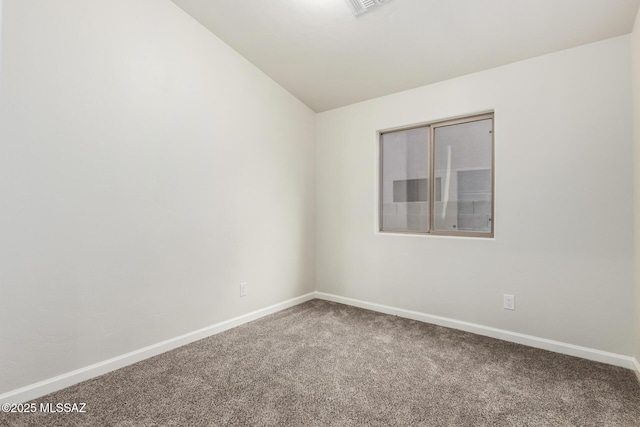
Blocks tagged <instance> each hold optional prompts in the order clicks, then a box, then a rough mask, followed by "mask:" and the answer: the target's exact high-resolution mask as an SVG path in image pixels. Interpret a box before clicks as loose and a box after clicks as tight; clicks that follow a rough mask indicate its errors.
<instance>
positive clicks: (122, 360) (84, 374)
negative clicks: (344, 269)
mask: <svg viewBox="0 0 640 427" xmlns="http://www.w3.org/2000/svg"><path fill="white" fill-rule="evenodd" d="M314 298H315V293H314V292H311V293H308V294H306V295H302V296H299V297H297V298H292V299H290V300H287V301H283V302H281V303H278V304H274V305H271V306H269V307H265V308H262V309H259V310H256V311H253V312H251V313H247V314H243V315H242V316H238V317H234V318H232V319H229V320H225V321H223V322H220V323H216V324H214V325H211V326H207V327H205V328H202V329H198V330H196V331H193V332H189V333H186V334H184V335H180V336H178V337H175V338H170V339H168V340H165V341H162V342H159V343H157V344H153V345H150V346H147V347H144V348H141V349H138V350H134V351H132V352H129V353H126V354H123V355H120V356H116V357H113V358H111V359H107V360H104V361H102V362H98V363H94V364H93V365H89V366H86V367H84V368H80V369H76V370H75V371H71V372H67V373H65V374H62V375H58V376H56V377H53V378H49V379H47V380H44V381H40V382H37V383H35V384H31V385H28V386H25V387H21V388H18V389H15V390H12V391H9V392H6V393H3V394H0V404H3V403H23V402H28V401H29V400H32V399H36V398H38V397H42V396H45V395H47V394H49V393H53V392H54V391H58V390H62V389H63V388H66V387H70V386H72V385H74V384H77V383H79V382H82V381H86V380H89V379H91V378H95V377H97V376H100V375H103V374H106V373H108V372H111V371H115V370H116V369H120V368H123V367H125V366H128V365H131V364H133V363H136V362H140V361H141V360H144V359H148V358H150V357H153V356H157V355H158V354H161V353H164V352H166V351H169V350H173V349H175V348H178V347H181V346H183V345H186V344H190V343H192V342H194V341H198V340H201V339H203V338H207V337H210V336H212V335H215V334H219V333H220V332H224V331H226V330H228V329H231V328H235V327H236V326H240V325H242V324H245V323H248V322H252V321H254V320H257V319H259V318H261V317H264V316H267V315H269V314H273V313H277V312H278V311H281V310H284V309H287V308H290V307H293V306H296V305H298V304H302V303H303V302H306V301H310V300H312V299H314Z"/></svg>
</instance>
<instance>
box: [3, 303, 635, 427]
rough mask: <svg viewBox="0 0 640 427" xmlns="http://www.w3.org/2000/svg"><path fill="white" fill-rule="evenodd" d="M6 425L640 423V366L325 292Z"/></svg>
mask: <svg viewBox="0 0 640 427" xmlns="http://www.w3.org/2000/svg"><path fill="white" fill-rule="evenodd" d="M41 402H50V403H58V402H60V403H81V402H86V404H87V405H86V413H82V414H65V413H62V414H46V413H35V414H10V415H7V414H2V415H0V425H3V426H85V425H89V426H174V425H175V426H222V425H229V426H254V425H255V426H261V425H262V426H268V425H279V426H352V425H358V426H360V425H366V426H489V425H491V426H599V427H601V426H640V385H639V383H638V381H637V379H636V378H635V375H634V374H633V372H632V371H630V370H627V369H623V368H618V367H613V366H609V365H604V364H600V363H595V362H589V361H586V360H582V359H578V358H573V357H569V356H564V355H560V354H556V353H551V352H547V351H544V350H538V349H534V348H530V347H525V346H521V345H517V344H512V343H507V342H504V341H499V340H495V339H491V338H486V337H481V336H478V335H473V334H470V333H466V332H461V331H456V330H452V329H447V328H443V327H439V326H433V325H429V324H425V323H421V322H416V321H412V320H407V319H402V318H398V317H395V316H389V315H384V314H379V313H375V312H372V311H368V310H362V309H358V308H354V307H349V306H345V305H341V304H336V303H330V302H326V301H321V300H313V301H310V302H307V303H305V304H301V305H299V306H296V307H293V308H291V309H288V310H285V311H282V312H279V313H276V314H273V315H271V316H268V317H265V318H263V319H260V320H257V321H255V322H252V323H249V324H246V325H244V326H240V327H238V328H235V329H232V330H230V331H227V332H223V333H221V334H218V335H215V336H213V337H211V338H207V339H204V340H202V341H198V342H196V343H193V344H190V345H187V346H185V347H181V348H179V349H176V350H173V351H170V352H167V353H164V354H162V355H159V356H156V357H154V358H151V359H148V360H145V361H143V362H140V363H137V364H135V365H131V366H128V367H126V368H123V369H120V370H118V371H115V372H112V373H109V374H107V375H103V376H101V377H98V378H95V379H93V380H90V381H86V382H84V383H81V384H78V385H76V386H73V387H70V388H67V389H65V390H62V391H59V392H56V393H53V394H50V395H48V396H45V397H44V398H42V399H39V400H37V401H36V403H37V404H38V405H39V404H40V403H41Z"/></svg>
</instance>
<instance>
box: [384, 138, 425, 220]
mask: <svg viewBox="0 0 640 427" xmlns="http://www.w3.org/2000/svg"><path fill="white" fill-rule="evenodd" d="M380 145H381V154H382V170H381V183H380V185H381V199H382V206H381V215H380V216H381V218H380V219H381V230H383V231H414V232H427V231H428V230H429V214H428V209H427V204H428V200H429V188H428V177H429V128H427V127H422V128H417V129H409V130H402V131H398V132H389V133H385V134H383V135H382V138H381V143H380Z"/></svg>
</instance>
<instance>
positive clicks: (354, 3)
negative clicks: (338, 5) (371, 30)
mask: <svg viewBox="0 0 640 427" xmlns="http://www.w3.org/2000/svg"><path fill="white" fill-rule="evenodd" d="M345 1H346V2H347V5H349V9H351V13H353V16H358V15H360V14H361V13H364V12H366V11H367V10H369V8H371V7H373V6H375V5H377V4H380V3H384V1H385V0H345Z"/></svg>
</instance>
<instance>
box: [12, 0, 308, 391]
mask: <svg viewBox="0 0 640 427" xmlns="http://www.w3.org/2000/svg"><path fill="white" fill-rule="evenodd" d="M2 19H3V22H2V24H3V25H2V31H3V37H2V40H3V47H2V66H3V69H2V90H3V94H2V104H1V110H0V132H1V133H0V200H1V204H2V208H1V209H0V236H1V237H0V295H1V296H0V393H2V392H6V391H9V390H12V389H15V388H17V387H20V386H24V385H27V384H31V383H34V382H36V381H39V380H43V379H46V378H50V377H52V376H54V375H57V374H61V373H65V372H68V371H71V370H73V369H77V368H80V367H83V366H86V365H89V364H92V363H95V362H99V361H102V360H105V359H107V358H110V357H113V356H117V355H121V354H123V353H126V352H128V351H132V350H135V349H138V348H141V347H144V346H147V345H150V344H153V343H156V342H159V341H161V340H164V339H167V338H171V337H175V336H178V335H180V334H183V333H186V332H190V331H193V330H196V329H198V328H201V327H204V326H207V325H211V324H213V323H216V322H219V321H221V320H225V319H228V318H231V317H234V316H237V315H240V314H243V313H247V312H250V311H253V310H256V309H258V308H262V307H265V306H268V305H271V304H274V303H277V302H280V301H284V300H286V299H289V298H292V297H295V296H299V295H302V294H305V293H307V292H310V291H312V290H313V289H314V276H315V272H314V262H315V261H314V258H315V255H314V248H315V243H314V203H315V195H314V186H315V182H314V148H313V144H314V121H315V116H314V114H313V112H312V111H311V110H309V109H308V108H307V107H305V106H304V105H303V104H302V103H300V102H299V101H298V100H296V99H295V98H294V97H293V96H291V95H290V94H289V93H288V92H286V91H284V90H283V89H282V88H281V87H279V86H278V85H276V84H275V83H274V82H273V81H272V80H270V79H269V78H268V77H266V76H265V75H264V74H263V73H261V72H260V71H258V70H257V69H256V68H255V67H253V66H252V65H251V64H249V63H248V62H247V61H246V60H245V59H243V58H242V57H240V56H239V55H238V54H237V53H236V52H235V51H233V50H232V49H231V48H229V47H228V46H227V45H225V44H224V43H222V42H221V41H220V40H219V39H217V38H216V37H214V36H213V35H212V34H211V33H210V32H209V31H207V30H205V29H204V28H203V27H201V26H200V25H199V24H198V23H196V22H195V21H194V20H193V19H192V18H190V17H189V16H187V15H186V14H185V13H184V12H182V11H181V10H180V9H179V8H178V7H177V6H176V5H174V4H173V3H171V2H170V1H169V0H135V1H131V0H96V1H90V2H88V1H85V0H58V1H54V2H52V1H49V0H30V1H28V2H25V1H22V0H7V1H6V2H4V11H3V15H2ZM241 281H248V282H249V295H248V296H247V297H245V298H242V299H241V298H240V297H239V283H240V282H241Z"/></svg>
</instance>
